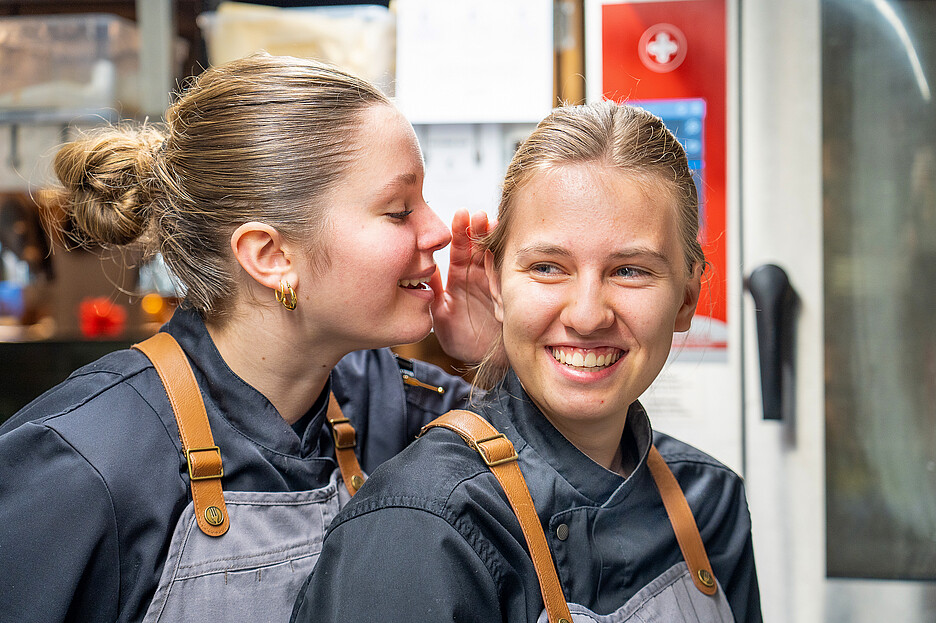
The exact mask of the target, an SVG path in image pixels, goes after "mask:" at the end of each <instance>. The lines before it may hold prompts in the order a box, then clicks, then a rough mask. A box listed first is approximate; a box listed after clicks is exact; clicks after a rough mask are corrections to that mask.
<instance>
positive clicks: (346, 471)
mask: <svg viewBox="0 0 936 623" xmlns="http://www.w3.org/2000/svg"><path fill="white" fill-rule="evenodd" d="M325 417H326V418H327V419H328V425H329V426H330V427H331V431H332V437H334V439H335V458H336V459H338V469H340V470H341V478H342V480H344V483H345V487H347V488H348V493H350V494H351V495H352V496H353V495H354V494H355V493H357V490H358V489H360V488H361V485H363V484H364V472H363V471H361V466H360V464H359V463H358V460H357V455H355V454H354V448H355V446H357V434H356V433H355V432H354V426H352V425H351V422H350V421H349V420H348V418H346V417H345V416H344V414H343V413H342V412H341V407H340V406H338V400H337V399H336V398H335V394H334V393H332V394H329V396H328V413H327V414H326V415H325Z"/></svg>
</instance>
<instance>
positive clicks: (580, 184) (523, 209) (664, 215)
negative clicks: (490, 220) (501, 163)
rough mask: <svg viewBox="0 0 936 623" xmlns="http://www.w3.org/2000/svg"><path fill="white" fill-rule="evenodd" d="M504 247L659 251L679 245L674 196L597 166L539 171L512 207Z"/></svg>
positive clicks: (651, 182) (642, 179)
mask: <svg viewBox="0 0 936 623" xmlns="http://www.w3.org/2000/svg"><path fill="white" fill-rule="evenodd" d="M511 209H512V210H513V213H512V215H511V225H510V232H509V235H508V247H510V246H512V245H513V244H523V242H524V241H529V240H531V239H534V238H536V239H542V238H549V239H551V242H552V243H564V244H567V245H570V246H572V245H575V246H577V247H584V248H589V247H596V246H599V245H602V246H608V245H610V246H621V245H630V244H636V243H641V244H648V243H652V244H653V245H654V246H655V247H657V248H659V249H660V250H661V251H663V250H667V251H669V250H671V248H672V247H674V245H675V248H676V250H677V251H678V249H679V247H680V246H681V245H680V241H679V239H678V234H677V231H678V228H677V223H676V214H677V212H676V206H675V201H674V200H673V194H672V192H671V191H669V190H668V189H667V187H666V185H665V184H664V183H663V181H662V180H655V179H653V178H648V177H647V176H638V175H633V174H629V173H628V172H625V171H621V170H620V169H617V168H613V167H610V166H607V165H603V164H600V163H587V164H575V165H564V166H561V167H556V168H551V169H548V170H544V171H540V172H538V173H536V174H534V175H533V177H532V178H531V179H530V180H529V181H528V182H527V183H526V184H525V185H524V186H523V187H522V188H520V189H519V190H518V192H517V195H516V197H515V199H514V201H513V203H512V205H511Z"/></svg>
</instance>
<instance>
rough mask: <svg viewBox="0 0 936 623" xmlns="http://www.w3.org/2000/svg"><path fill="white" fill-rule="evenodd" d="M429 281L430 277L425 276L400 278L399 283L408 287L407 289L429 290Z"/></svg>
mask: <svg viewBox="0 0 936 623" xmlns="http://www.w3.org/2000/svg"><path fill="white" fill-rule="evenodd" d="M428 282H429V277H424V278H421V279H400V280H399V281H398V282H397V285H398V286H400V287H401V288H406V289H407V290H428V289H429V286H428V285H427V284H428Z"/></svg>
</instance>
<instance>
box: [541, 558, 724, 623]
mask: <svg viewBox="0 0 936 623" xmlns="http://www.w3.org/2000/svg"><path fill="white" fill-rule="evenodd" d="M569 612H570V613H571V614H572V622H573V623H734V616H733V615H732V614H731V607H730V606H729V605H728V599H727V598H726V597H725V593H724V591H722V589H721V586H720V585H719V586H718V591H717V592H716V593H715V594H714V595H712V596H711V597H710V596H708V595H703V594H702V593H701V592H699V590H698V589H696V587H695V585H694V584H693V583H692V577H691V576H690V574H689V567H688V566H687V565H686V563H685V562H684V561H683V562H680V563H678V564H676V565H673V566H672V567H670V568H669V569H667V570H666V571H665V572H664V573H663V574H661V575H660V576H659V577H657V578H656V579H654V580H653V581H652V582H650V583H649V584H647V585H646V586H645V587H643V588H642V589H641V590H640V591H639V592H638V593H637V594H636V595H634V596H633V597H631V598H630V599H629V600H627V602H626V603H625V604H624V605H623V606H621V607H620V608H618V609H617V610H615V611H614V612H612V613H610V614H595V613H594V612H592V611H591V610H589V609H588V608H586V607H584V606H580V605H578V604H573V603H570V604H569ZM548 620H549V619H548V618H547V616H546V610H543V612H542V613H541V614H540V616H539V619H537V623H547V621H548Z"/></svg>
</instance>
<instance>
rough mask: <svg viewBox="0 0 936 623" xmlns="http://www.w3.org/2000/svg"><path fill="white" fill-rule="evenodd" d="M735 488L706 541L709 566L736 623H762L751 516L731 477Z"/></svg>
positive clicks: (737, 483) (737, 480)
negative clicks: (719, 584) (710, 543)
mask: <svg viewBox="0 0 936 623" xmlns="http://www.w3.org/2000/svg"><path fill="white" fill-rule="evenodd" d="M734 482H735V487H734V491H733V492H732V493H733V495H731V496H730V498H729V500H730V502H729V503H727V504H725V507H726V508H725V512H724V514H723V515H722V520H721V521H720V522H717V523H716V524H715V525H714V526H713V527H715V532H714V534H713V535H712V536H710V537H709V538H707V539H706V541H711V542H712V543H713V545H712V546H709V548H710V550H711V551H710V554H709V558H710V562H711V563H712V568H713V570H714V572H715V577H716V578H718V581H719V582H720V583H721V585H722V588H723V589H724V591H725V596H726V597H727V599H728V603H729V605H730V606H731V611H732V613H733V614H734V620H735V621H736V622H737V623H762V621H763V617H762V615H761V605H760V589H759V588H758V584H757V570H756V567H755V564H754V544H753V538H752V536H751V514H750V511H749V510H748V505H747V498H746V497H745V495H744V485H743V484H742V482H741V479H740V478H737V477H736V476H735V477H734Z"/></svg>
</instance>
